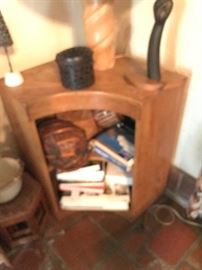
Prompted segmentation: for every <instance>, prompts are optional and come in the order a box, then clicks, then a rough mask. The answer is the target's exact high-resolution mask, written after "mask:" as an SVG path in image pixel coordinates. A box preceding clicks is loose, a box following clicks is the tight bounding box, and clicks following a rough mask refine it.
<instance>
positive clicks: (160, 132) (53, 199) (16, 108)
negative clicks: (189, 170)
mask: <svg viewBox="0 0 202 270" xmlns="http://www.w3.org/2000/svg"><path fill="white" fill-rule="evenodd" d="M145 74H146V68H145V63H143V62H142V61H139V60H134V59H130V58H120V59H117V61H116V64H115V66H114V68H113V69H111V70H108V71H96V82H95V84H94V85H92V86H91V87H89V88H87V89H83V90H80V91H71V90H68V89H66V88H64V87H63V86H62V84H61V82H60V80H59V73H58V70H57V67H56V65H55V63H48V64H45V65H41V66H38V67H36V68H33V69H30V70H27V71H25V72H24V73H23V77H24V79H25V83H24V84H23V85H21V86H19V87H16V88H14V89H12V91H11V89H9V88H6V87H5V86H4V85H3V82H2V81H1V83H0V88H1V95H2V99H3V102H4V106H5V109H6V111H7V114H8V117H9V119H10V121H11V124H12V127H13V130H14V133H15V135H16V138H17V140H18V143H19V146H20V148H21V151H22V153H23V156H24V159H25V161H26V163H27V166H28V168H29V169H30V170H31V172H32V173H33V174H34V175H35V176H36V178H37V179H40V181H41V183H42V185H43V187H44V189H45V191H46V194H47V196H48V198H49V202H50V206H51V209H52V211H53V212H54V214H55V216H56V217H57V218H60V217H61V216H63V215H66V214H67V213H66V212H65V211H61V210H60V209H59V206H58V198H57V194H56V192H55V189H54V186H53V185H52V182H51V178H50V174H49V168H48V167H47V164H46V161H45V159H44V154H43V150H42V147H41V143H40V139H39V135H38V130H37V128H36V120H38V119H41V118H43V117H47V116H50V115H54V114H56V113H63V112H67V111H75V110H93V109H96V110H97V109H100V110H102V109H103V110H111V111H114V112H116V113H119V114H124V115H127V116H130V117H131V118H133V119H134V120H135V121H136V136H135V137H136V139H135V148H136V165H135V169H134V186H133V189H132V204H131V209H130V213H129V214H130V215H132V216H134V217H136V216H138V215H139V214H140V213H142V212H143V211H144V210H145V209H146V208H147V207H148V206H149V205H150V204H151V203H152V202H153V201H154V200H155V199H157V198H158V196H159V195H160V194H161V193H162V192H163V190H164V188H165V185H166V182H167V175H168V171H169V167H170V165H171V162H172V159H173V155H174V152H175V148H176V143H177V137H178V133H179V127H180V123H181V116H182V112H183V106H184V101H185V97H186V78H185V77H184V76H182V75H180V74H177V73H175V72H170V71H163V72H162V80H161V82H156V81H151V80H149V79H147V78H146V77H145Z"/></svg>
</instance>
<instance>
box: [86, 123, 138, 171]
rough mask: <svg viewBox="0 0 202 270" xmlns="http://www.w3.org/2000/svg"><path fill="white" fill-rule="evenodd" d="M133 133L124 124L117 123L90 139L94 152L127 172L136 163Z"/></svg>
mask: <svg viewBox="0 0 202 270" xmlns="http://www.w3.org/2000/svg"><path fill="white" fill-rule="evenodd" d="M133 140H134V138H133V134H131V133H130V132H128V131H126V129H125V127H124V126H121V125H115V126H113V127H111V128H109V129H107V130H105V131H104V132H102V133H100V134H99V135H98V136H96V137H95V138H94V139H92V140H91V141H90V145H91V147H92V149H93V151H94V152H96V153H97V154H98V155H100V156H102V157H103V158H105V159H106V160H108V161H109V162H112V163H114V164H115V165H116V166H118V167H120V168H121V169H122V170H124V171H126V172H130V171H131V170H132V167H133V165H134V143H133Z"/></svg>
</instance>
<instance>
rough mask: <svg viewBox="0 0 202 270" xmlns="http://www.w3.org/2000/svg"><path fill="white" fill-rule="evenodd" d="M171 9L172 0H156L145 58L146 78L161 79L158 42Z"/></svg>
mask: <svg viewBox="0 0 202 270" xmlns="http://www.w3.org/2000/svg"><path fill="white" fill-rule="evenodd" d="M172 7H173V1H172V0H157V1H156V2H155V4H154V17H155V24H154V27H153V29H152V33H151V37H150V41H149V49H148V57H147V72H148V74H147V75H148V77H149V78H150V79H154V80H160V79H161V73H160V60H159V58H160V57H159V55H160V42H161V36H162V31H163V28H164V25H165V22H166V19H167V18H168V16H169V14H170V13H171V10H172Z"/></svg>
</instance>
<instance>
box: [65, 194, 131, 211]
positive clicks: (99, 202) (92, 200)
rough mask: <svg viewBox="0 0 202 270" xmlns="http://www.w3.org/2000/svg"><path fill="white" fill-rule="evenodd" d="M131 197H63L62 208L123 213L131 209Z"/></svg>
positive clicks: (105, 195) (83, 195) (106, 195)
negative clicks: (122, 211)
mask: <svg viewBox="0 0 202 270" xmlns="http://www.w3.org/2000/svg"><path fill="white" fill-rule="evenodd" d="M129 202H130V198H129V195H128V194H126V195H114V194H111V195H108V194H101V195H85V194H82V195H80V196H79V197H74V196H73V197H72V196H62V197H61V199H60V206H61V208H62V209H69V210H106V211H107V210H111V211H112V210H113V211H116V210H117V211H121V210H128V209H129Z"/></svg>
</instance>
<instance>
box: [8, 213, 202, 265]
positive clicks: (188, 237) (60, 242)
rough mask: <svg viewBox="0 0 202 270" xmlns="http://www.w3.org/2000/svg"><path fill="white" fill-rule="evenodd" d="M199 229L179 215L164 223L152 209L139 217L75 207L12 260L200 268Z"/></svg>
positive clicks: (201, 246) (201, 239) (15, 262)
mask: <svg viewBox="0 0 202 270" xmlns="http://www.w3.org/2000/svg"><path fill="white" fill-rule="evenodd" d="M165 217H166V215H164V218H165ZM201 232H202V231H201V230H200V229H197V228H196V227H190V226H188V225H186V224H184V223H182V222H180V221H179V220H175V221H174V223H172V224H171V225H169V226H165V225H161V224H159V223H158V222H157V221H156V220H155V217H154V215H153V214H152V213H151V211H150V212H147V213H146V214H144V215H143V216H141V217H140V218H138V219H136V220H131V219H127V218H126V217H124V216H123V215H119V214H115V213H104V212H100V213H97V212H80V213H78V212H76V213H71V214H70V215H69V216H68V217H67V218H66V219H65V220H64V221H62V222H60V223H56V222H55V224H53V222H51V223H50V224H49V226H48V228H47V230H46V232H45V234H44V235H43V237H41V239H40V240H38V241H35V242H33V243H29V244H27V245H25V246H23V247H21V248H20V249H18V250H17V251H16V252H15V253H14V254H15V256H14V255H13V256H12V257H13V259H12V263H13V265H14V269H15V270H65V269H66V270H112V269H113V270H129V269H134V270H135V269H136V270H141V269H142V270H171V269H173V270H191V269H192V270H201V269H202V234H201Z"/></svg>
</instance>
